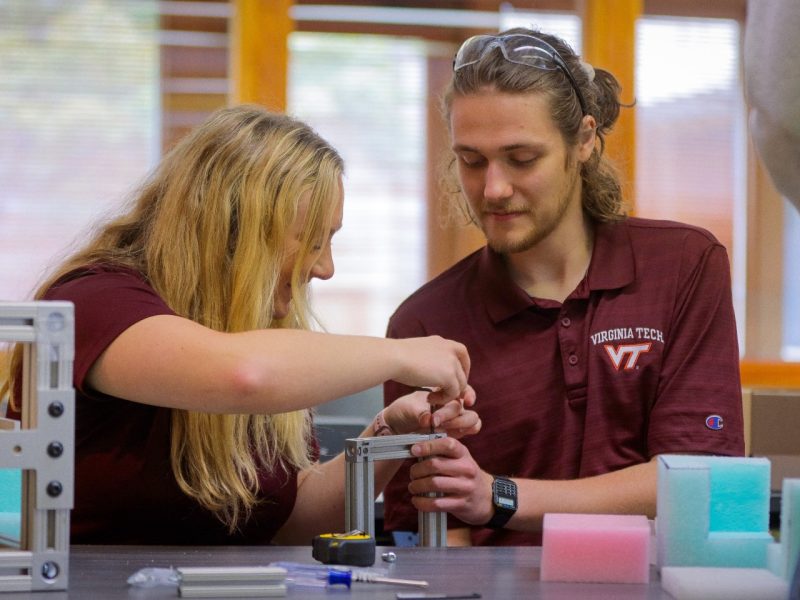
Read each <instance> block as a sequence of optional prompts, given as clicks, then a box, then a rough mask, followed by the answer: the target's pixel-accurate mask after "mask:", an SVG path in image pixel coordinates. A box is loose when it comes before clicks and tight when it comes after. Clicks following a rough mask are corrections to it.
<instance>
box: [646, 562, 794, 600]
mask: <svg viewBox="0 0 800 600" xmlns="http://www.w3.org/2000/svg"><path fill="white" fill-rule="evenodd" d="M661 589H663V590H664V591H665V592H667V593H668V594H669V595H670V596H672V597H673V598H675V600H786V596H787V594H788V591H789V585H788V584H787V583H786V581H785V580H784V579H783V578H781V577H778V576H777V575H774V574H773V573H770V572H769V571H768V570H766V569H735V568H729V567H664V568H663V569H661Z"/></svg>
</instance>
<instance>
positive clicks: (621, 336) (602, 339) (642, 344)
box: [590, 327, 664, 371]
mask: <svg viewBox="0 0 800 600" xmlns="http://www.w3.org/2000/svg"><path fill="white" fill-rule="evenodd" d="M590 338H591V340H592V344H593V345H594V346H597V345H602V347H603V349H604V350H605V351H606V354H607V355H608V358H609V359H610V360H611V364H612V366H613V367H614V369H615V370H617V371H619V370H623V371H629V370H631V369H635V368H636V366H637V363H638V362H639V359H640V358H641V357H642V355H644V354H647V353H648V352H650V349H651V348H652V346H653V342H661V344H663V343H664V334H663V333H662V332H661V330H660V329H653V328H652V327H615V328H614V329H605V330H603V331H598V332H597V333H593V334H592V335H591V336H590ZM643 340H651V341H643ZM617 341H619V342H623V343H620V344H611V343H607V342H617Z"/></svg>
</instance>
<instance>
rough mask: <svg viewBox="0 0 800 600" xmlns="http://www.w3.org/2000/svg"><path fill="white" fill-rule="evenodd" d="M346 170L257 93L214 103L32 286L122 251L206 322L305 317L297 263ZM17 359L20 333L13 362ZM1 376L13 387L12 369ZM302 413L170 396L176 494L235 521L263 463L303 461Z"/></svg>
mask: <svg viewBox="0 0 800 600" xmlns="http://www.w3.org/2000/svg"><path fill="white" fill-rule="evenodd" d="M343 170H344V165H343V161H342V159H341V157H340V156H339V154H338V153H337V152H336V150H335V149H334V148H333V147H331V146H330V144H328V143H327V142H326V141H325V140H323V139H322V138H321V137H320V136H319V135H318V134H316V133H315V132H314V131H313V130H312V129H311V128H310V127H308V126H307V125H306V124H304V123H302V122H299V121H297V120H295V119H293V118H291V117H288V116H286V115H280V114H274V113H270V112H268V111H266V110H265V109H263V108H261V107H257V106H238V107H233V108H227V109H223V110H220V111H217V112H216V113H214V114H213V115H212V116H211V117H210V118H209V119H208V120H207V121H206V122H205V123H204V124H203V125H201V126H200V127H199V128H197V129H196V130H195V131H193V132H191V133H190V134H189V135H187V136H186V137H185V138H183V139H182V140H181V141H180V142H179V143H178V144H177V145H176V146H175V148H174V149H173V150H171V151H170V152H169V153H168V154H167V155H166V156H165V157H164V159H163V160H162V162H161V163H160V165H159V166H158V167H157V168H156V169H155V171H154V172H153V173H152V175H151V176H150V177H149V178H148V179H147V180H146V181H145V182H144V184H143V185H142V186H141V188H139V190H138V191H137V193H136V194H135V196H134V198H133V204H132V207H131V208H130V209H129V210H128V212H126V213H125V214H122V215H121V216H119V217H117V218H115V219H114V220H112V221H110V222H108V223H107V224H105V225H103V226H101V227H100V228H99V229H98V230H97V232H96V233H95V235H94V236H93V238H92V239H91V240H90V241H89V243H88V244H87V245H86V246H85V247H84V248H83V249H81V250H79V251H78V252H76V253H75V254H73V255H72V256H70V257H69V258H68V259H67V260H66V261H65V262H63V263H62V264H61V265H60V266H59V267H58V268H57V269H56V271H55V272H54V273H52V274H51V275H50V276H49V278H48V279H47V280H46V281H45V282H44V283H43V284H42V285H41V286H40V287H39V288H38V290H37V292H36V294H35V297H36V298H37V299H38V298H41V297H42V296H43V294H44V293H45V292H46V291H47V290H48V289H49V288H50V287H51V286H52V285H53V284H54V283H55V282H56V281H57V280H58V279H59V278H61V277H63V276H64V275H66V274H67V273H69V272H71V271H73V270H75V269H77V268H79V267H81V266H83V265H86V264H92V263H101V264H107V265H108V264H110V265H121V266H127V267H131V268H134V269H136V270H137V271H138V272H140V273H141V274H142V275H143V276H144V277H145V278H146V279H147V280H148V281H149V283H150V284H151V285H152V286H153V288H154V289H155V290H156V292H157V293H158V294H159V295H160V296H161V297H162V298H163V299H164V301H165V302H166V303H167V304H168V305H169V307H170V308H171V309H172V310H174V311H175V312H176V313H177V314H178V315H180V316H183V317H186V318H188V319H191V320H192V321H195V322H197V323H200V324H202V325H204V326H206V327H209V328H211V329H215V330H217V331H225V332H239V331H246V330H252V329H264V328H270V327H284V328H308V327H309V326H310V322H311V320H312V318H313V315H312V314H311V312H310V309H309V306H308V299H307V291H306V286H305V281H306V280H307V274H306V273H304V272H303V264H307V261H306V260H305V259H306V258H307V257H308V256H309V254H310V253H311V252H313V248H314V246H315V244H317V243H318V242H319V240H320V239H324V236H325V234H326V232H327V231H329V229H330V227H331V222H332V219H333V213H334V209H335V204H336V203H335V202H334V201H333V200H334V199H335V198H336V197H337V194H338V193H339V180H340V177H341V175H342V173H343ZM309 192H310V200H309V204H308V209H307V215H306V222H305V227H304V230H303V234H302V239H301V240H300V250H299V252H298V253H297V255H296V256H295V258H294V268H293V272H292V286H291V289H292V296H293V297H292V303H291V308H290V311H289V314H288V315H287V316H286V317H285V318H283V319H281V320H280V321H276V320H274V319H273V318H272V312H273V297H274V293H275V289H276V285H277V283H278V279H279V275H280V269H281V265H282V264H283V262H284V259H285V258H286V257H285V256H284V254H285V251H284V242H285V238H286V236H287V234H288V232H289V229H290V226H291V225H292V223H293V222H294V220H295V218H296V217H297V214H298V203H299V200H300V199H301V197H303V196H304V195H305V194H309ZM20 360H21V347H17V348H16V349H15V352H14V356H13V358H12V366H11V373H12V374H13V373H16V372H17V369H18V368H19V362H20ZM9 385H10V386H11V387H10V388H9ZM5 387H6V388H7V389H14V387H13V382H11V381H10V380H9V382H7V383H6V386H5ZM310 427H311V425H310V415H309V412H308V411H307V410H302V411H295V412H290V413H283V414H274V415H220V414H205V413H197V412H192V411H187V410H180V409H173V410H172V432H171V464H172V471H173V473H174V475H175V477H176V479H177V482H178V484H179V486H180V487H181V489H182V490H183V491H184V492H185V493H186V494H188V495H189V496H191V497H193V498H195V499H196V500H197V501H198V502H199V503H200V504H202V505H203V506H205V507H206V508H208V509H209V510H211V511H213V512H215V513H216V514H217V515H218V517H219V518H220V519H221V520H222V521H223V522H224V523H226V524H227V525H228V526H229V528H230V530H231V531H233V530H235V529H236V527H237V524H238V523H240V522H241V521H242V520H244V519H246V518H247V516H248V515H249V513H250V510H251V509H252V507H253V506H254V505H255V503H256V501H257V497H256V492H257V489H258V476H257V471H258V468H259V467H262V468H263V467H266V468H268V469H286V468H303V467H306V466H308V465H309V464H310V462H311V459H310V457H309V445H308V439H309V436H310Z"/></svg>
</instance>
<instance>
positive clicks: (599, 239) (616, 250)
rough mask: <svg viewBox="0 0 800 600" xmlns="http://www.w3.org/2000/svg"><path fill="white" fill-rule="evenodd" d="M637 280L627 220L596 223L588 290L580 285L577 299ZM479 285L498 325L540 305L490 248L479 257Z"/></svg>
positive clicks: (489, 310)
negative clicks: (517, 281)
mask: <svg viewBox="0 0 800 600" xmlns="http://www.w3.org/2000/svg"><path fill="white" fill-rule="evenodd" d="M635 278H636V268H635V263H634V259H633V247H632V246H631V238H630V233H629V231H628V225H627V223H626V222H625V220H622V221H618V222H615V223H598V224H596V225H595V237H594V249H593V251H592V260H591V262H590V263H589V273H588V287H587V286H586V285H580V286H579V287H578V289H577V290H576V291H575V292H574V293H573V297H575V298H579V297H588V294H589V292H591V291H592V290H613V289H619V288H623V287H625V286H627V285H628V284H630V283H632V282H633V281H634V279H635ZM478 282H479V284H480V286H481V288H482V289H481V293H482V295H483V297H484V299H485V302H486V309H487V311H488V312H489V316H490V317H491V319H492V321H494V322H495V323H498V322H500V321H503V320H504V319H507V318H509V317H511V316H513V315H515V314H517V313H520V312H522V311H523V310H526V309H528V308H531V307H535V306H536V302H535V301H534V300H533V299H532V298H531V297H530V296H528V294H526V293H525V291H524V290H523V289H521V288H520V287H519V286H518V285H517V284H516V283H514V281H513V279H511V275H510V274H509V272H508V267H507V266H506V263H505V260H504V259H503V256H502V255H501V254H498V253H497V252H495V251H493V250H492V249H491V248H489V247H488V246H485V247H484V248H483V249H482V250H481V254H480V256H479V258H478Z"/></svg>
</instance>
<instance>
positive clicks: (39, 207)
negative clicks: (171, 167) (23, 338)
mask: <svg viewBox="0 0 800 600" xmlns="http://www.w3.org/2000/svg"><path fill="white" fill-rule="evenodd" d="M156 4H157V3H156V2H154V1H142V0H113V1H112V0H70V1H66V0H64V1H61V2H53V1H49V0H30V1H29V2H5V3H2V4H0V56H2V57H3V58H2V77H0V115H2V119H0V140H2V143H0V181H2V182H3V183H2V186H0V299H4V300H23V299H27V298H28V297H29V294H30V292H31V291H32V289H33V288H34V286H35V284H36V283H37V282H38V281H39V279H40V278H41V276H42V274H43V271H44V269H45V268H46V267H47V266H48V263H49V262H50V261H51V260H54V259H57V257H58V256H59V255H61V254H64V253H66V251H67V248H68V246H69V245H70V244H71V243H72V242H73V241H75V242H80V239H79V238H77V239H76V236H78V235H79V233H80V232H81V231H82V230H83V229H84V228H85V227H86V226H87V225H88V223H90V222H91V221H93V220H95V219H96V217H97V215H98V214H99V213H102V212H104V211H106V210H107V209H109V208H111V207H112V205H114V203H115V202H116V201H117V200H120V199H121V198H122V197H123V196H124V194H125V192H126V191H127V190H128V189H129V187H130V186H131V185H132V184H133V183H134V182H136V181H138V179H139V178H141V176H142V175H144V173H145V172H146V171H147V169H148V168H149V167H150V165H151V164H152V163H153V162H154V161H155V159H156V157H157V155H158V139H159V134H158V127H159V119H158V111H159V101H158V76H159V70H158V44H157V39H156V32H157V28H158V19H157V6H156Z"/></svg>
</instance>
